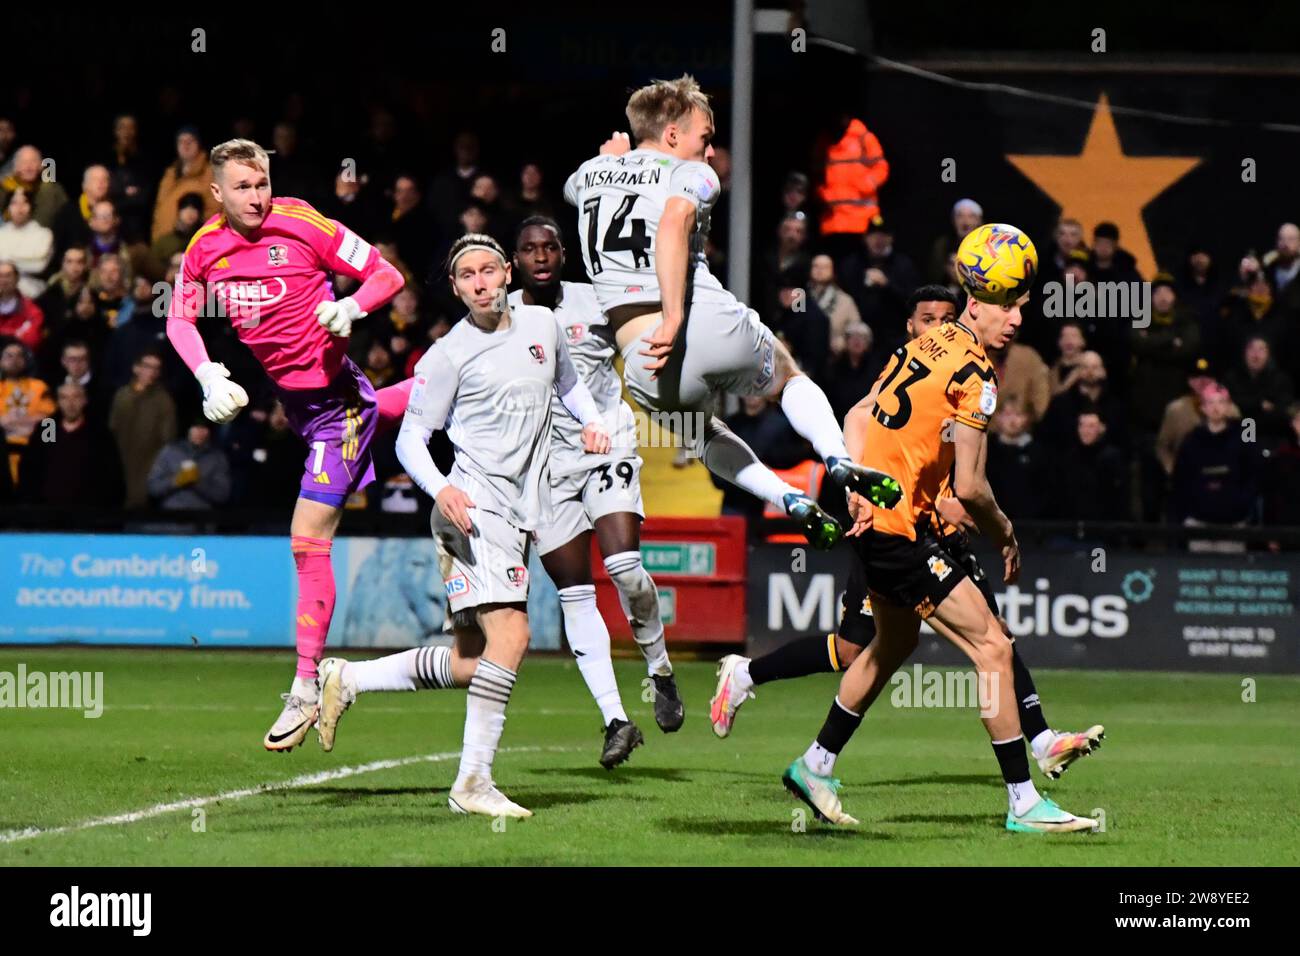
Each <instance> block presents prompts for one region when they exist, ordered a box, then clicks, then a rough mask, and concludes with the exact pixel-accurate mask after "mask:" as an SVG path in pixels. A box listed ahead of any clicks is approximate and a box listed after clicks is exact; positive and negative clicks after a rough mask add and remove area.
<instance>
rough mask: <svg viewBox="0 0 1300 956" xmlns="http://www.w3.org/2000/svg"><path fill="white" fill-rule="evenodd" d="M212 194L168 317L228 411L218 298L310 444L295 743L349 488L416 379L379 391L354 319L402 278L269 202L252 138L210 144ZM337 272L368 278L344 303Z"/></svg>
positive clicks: (263, 166) (351, 236) (223, 414)
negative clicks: (211, 317)
mask: <svg viewBox="0 0 1300 956" xmlns="http://www.w3.org/2000/svg"><path fill="white" fill-rule="evenodd" d="M211 162H212V175H213V182H212V186H211V189H212V193H213V195H214V196H215V197H216V199H217V201H218V202H219V203H220V204H221V212H220V213H219V214H218V215H217V216H215V217H213V218H212V219H210V220H209V221H208V222H206V223H204V224H203V226H202V227H200V228H199V230H198V232H196V233H195V234H194V238H193V239H191V240H190V244H189V247H188V248H187V249H186V250H185V256H184V259H183V261H182V264H181V268H180V271H179V273H178V274H177V277H176V286H175V289H174V291H173V295H172V302H171V306H170V308H169V310H168V313H167V337H168V338H169V339H170V340H171V343H172V345H173V346H175V348H176V351H177V352H178V353H179V354H180V356H181V358H182V359H184V360H185V364H186V365H188V366H189V368H190V371H192V372H193V373H194V377H195V378H197V379H198V381H199V385H200V386H202V388H203V413H204V415H206V416H207V417H208V418H209V419H211V420H212V421H214V422H217V423H218V424H225V423H226V422H230V421H232V420H233V419H234V418H235V416H236V415H238V414H239V411H240V409H241V408H243V407H244V406H245V405H247V404H248V394H247V393H246V392H245V391H244V389H243V388H241V387H240V386H239V385H238V384H237V383H235V382H233V381H231V380H230V373H229V372H228V371H227V370H226V368H225V366H224V365H220V364H217V363H215V362H211V361H209V360H208V352H207V349H206V348H205V347H204V345H203V339H202V337H201V336H200V335H199V331H198V328H197V326H196V324H195V323H196V319H197V318H198V317H199V315H200V314H203V309H204V308H206V307H207V305H208V303H209V301H211V302H212V305H213V308H214V309H217V310H220V311H219V312H217V314H220V315H224V316H226V317H228V318H229V319H230V321H231V323H232V324H233V325H234V327H235V329H236V330H237V334H238V335H239V339H240V341H241V342H243V343H244V344H245V345H247V346H248V348H249V350H250V351H251V352H252V353H253V355H254V356H256V357H257V360H258V361H259V362H261V363H262V367H263V368H265V369H266V372H267V374H268V375H269V376H270V377H271V380H272V381H273V382H274V383H275V386H276V392H277V393H278V397H279V399H280V401H281V403H282V404H283V405H284V410H285V414H286V416H287V417H288V419H289V422H290V424H291V425H292V427H293V428H294V430H295V431H297V433H298V435H299V436H301V437H302V439H303V440H304V441H306V443H307V461H306V467H305V469H304V473H303V477H302V488H301V491H300V492H299V497H298V502H297V505H296V506H295V507H294V512H293V521H292V524H291V525H290V534H291V535H292V548H293V558H294V563H295V564H296V565H297V568H298V607H297V645H298V670H297V674H296V676H295V678H294V681H293V685H292V687H291V688H290V690H289V693H287V694H284V695H283V700H284V708H283V710H282V711H281V713H280V716H279V717H278V718H277V719H276V721H275V724H274V725H273V726H272V727H271V729H270V730H269V731H268V732H267V734H266V738H265V740H264V741H263V742H264V744H265V746H266V749H267V750H276V751H286V750H292V749H293V748H294V747H296V746H298V745H299V744H300V743H302V742H303V740H304V739H306V737H307V733H308V731H309V730H310V729H311V727H312V726H313V724H315V722H316V718H317V715H318V712H319V707H318V700H319V688H318V686H317V673H316V665H317V662H318V661H319V660H320V658H321V654H322V651H323V650H324V647H325V638H326V635H327V634H328V633H329V625H330V616H331V615H332V614H333V612H334V574H333V570H332V568H331V566H330V547H331V544H332V542H333V539H334V533H335V531H336V530H337V529H338V525H339V519H340V518H341V517H342V516H343V504H344V502H345V501H346V500H347V498H348V495H349V494H351V493H352V492H354V491H357V490H360V489H361V488H364V487H365V486H366V485H368V484H370V482H372V481H373V480H374V477H375V471H374V465H373V464H372V462H371V453H370V443H371V440H372V439H373V438H374V436H375V432H376V430H377V429H380V428H383V427H385V426H388V425H394V426H395V425H397V424H398V423H400V421H401V418H402V414H403V412H404V411H405V409H406V404H407V399H408V396H409V393H410V390H411V380H409V379H408V380H407V381H405V382H403V383H401V384H399V385H394V386H391V387H390V388H386V389H382V390H380V391H379V392H377V393H376V392H375V390H374V388H373V387H372V386H371V385H370V382H369V380H368V379H367V378H366V377H365V375H364V374H362V372H361V370H360V369H359V368H357V366H356V365H355V364H354V363H353V362H352V361H351V360H350V359H348V357H347V354H346V353H347V345H348V336H349V335H350V334H351V330H352V322H353V321H354V320H356V319H359V318H361V317H363V316H365V315H366V314H367V313H369V312H371V311H373V310H375V309H377V308H379V307H380V306H382V305H383V304H384V303H385V302H387V301H388V300H389V299H391V298H392V297H393V296H394V295H395V294H396V293H397V292H398V290H399V289H401V287H402V277H401V274H400V273H399V272H398V271H397V270H396V269H394V268H393V267H392V266H391V265H389V264H388V263H387V262H385V261H384V259H383V257H381V256H380V255H379V253H378V251H376V250H375V249H374V248H373V247H371V246H370V245H369V244H368V243H367V242H366V241H365V240H364V239H362V238H361V237H360V236H358V235H356V234H355V233H354V232H352V231H351V230H350V229H348V228H347V227H346V226H344V225H342V224H341V223H338V222H335V221H334V220H332V219H327V218H325V217H324V216H323V215H321V214H320V213H318V212H317V211H316V210H315V209H313V208H312V207H311V206H310V205H308V204H307V203H305V202H303V201H302V200H300V199H272V198H271V181H270V163H269V160H268V157H267V154H266V151H265V150H264V149H262V147H260V146H258V145H257V144H256V143H254V142H251V141H250V140H245V139H234V140H230V141H229V142H226V143H222V144H221V145H220V146H217V147H216V148H214V149H213V150H212V157H211ZM330 273H340V274H342V275H346V276H350V277H351V278H353V279H356V280H358V281H360V282H361V286H360V288H358V289H357V291H356V292H355V293H354V294H353V295H351V296H348V297H347V298H345V299H340V300H338V301H335V300H334V294H333V291H332V289H331V286H330Z"/></svg>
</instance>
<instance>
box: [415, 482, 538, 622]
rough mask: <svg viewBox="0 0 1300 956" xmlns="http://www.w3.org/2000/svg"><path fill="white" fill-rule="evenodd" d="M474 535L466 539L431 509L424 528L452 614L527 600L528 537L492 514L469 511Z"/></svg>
mask: <svg viewBox="0 0 1300 956" xmlns="http://www.w3.org/2000/svg"><path fill="white" fill-rule="evenodd" d="M469 520H470V522H471V523H472V524H473V525H474V533H473V534H472V535H470V536H469V537H466V536H465V535H464V534H462V533H461V531H460V529H459V528H457V527H456V526H455V525H454V524H452V523H451V522H450V521H448V520H447V519H446V518H444V517H443V515H442V512H441V511H439V510H438V509H437V508H436V507H435V508H434V509H433V516H432V517H431V518H430V521H429V524H430V527H431V529H432V531H433V540H434V543H435V544H436V545H437V549H438V569H439V570H440V571H441V572H442V583H443V585H444V586H445V587H446V589H447V603H448V604H449V605H450V606H451V610H452V613H455V612H457V611H464V610H468V609H469V608H474V607H478V606H479V605H480V604H523V603H525V602H526V601H527V600H528V533H527V532H526V531H520V530H519V529H518V528H516V527H515V526H514V525H513V524H511V523H510V521H509V520H508V519H506V518H503V517H502V516H501V515H499V514H496V513H495V512H492V511H483V510H482V509H481V508H471V509H469Z"/></svg>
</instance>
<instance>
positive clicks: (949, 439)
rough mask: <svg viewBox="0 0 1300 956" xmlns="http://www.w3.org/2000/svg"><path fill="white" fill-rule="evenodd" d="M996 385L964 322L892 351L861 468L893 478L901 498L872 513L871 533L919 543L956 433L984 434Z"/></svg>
mask: <svg viewBox="0 0 1300 956" xmlns="http://www.w3.org/2000/svg"><path fill="white" fill-rule="evenodd" d="M997 402H998V378H997V374H996V373H995V372H994V371H993V363H992V362H990V361H989V359H988V356H987V355H985V354H984V348H983V346H981V345H980V343H979V340H978V339H977V338H976V337H975V334H974V333H973V332H971V330H970V329H968V328H967V327H966V326H964V325H962V324H961V323H960V322H946V323H944V324H943V325H937V326H935V327H934V328H933V329H931V330H930V331H929V332H927V333H925V335H922V336H921V337H920V338H917V339H913V340H912V341H911V342H908V343H907V344H906V345H904V346H901V347H900V348H899V349H898V350H897V351H895V352H894V355H893V357H892V358H891V359H890V361H889V364H888V365H887V366H885V370H884V371H883V372H882V373H881V376H880V389H879V392H878V394H877V396H876V407H875V409H874V410H873V411H872V413H871V420H870V421H869V422H868V423H867V433H866V439H865V441H866V450H865V451H864V452H863V456H862V461H861V464H863V465H866V466H867V467H868V468H876V469H878V470H880V471H883V472H885V473H886V474H890V475H893V476H894V477H895V478H897V479H898V481H899V483H900V484H901V485H902V486H903V499H902V500H901V501H900V502H899V503H898V505H897V506H896V507H894V508H892V509H883V508H875V509H873V527H874V528H875V529H876V530H877V531H880V532H882V533H884V534H894V535H899V536H901V537H905V538H909V539H911V540H916V523H917V521H918V520H919V519H921V518H923V517H927V516H928V515H929V513H930V512H932V511H933V510H934V503H935V501H936V500H937V499H938V497H939V492H940V488H941V487H942V486H943V483H944V481H945V479H947V478H948V477H949V475H950V474H951V473H952V468H953V463H954V461H955V448H956V445H955V437H956V436H955V434H954V432H953V431H952V429H953V428H954V427H955V426H952V425H948V424H947V423H948V422H949V421H955V422H960V423H961V424H963V425H969V426H970V427H971V428H977V429H979V430H980V431H984V430H985V429H987V428H988V422H989V417H990V416H991V415H992V414H993V412H994V410H995V409H996V408H997Z"/></svg>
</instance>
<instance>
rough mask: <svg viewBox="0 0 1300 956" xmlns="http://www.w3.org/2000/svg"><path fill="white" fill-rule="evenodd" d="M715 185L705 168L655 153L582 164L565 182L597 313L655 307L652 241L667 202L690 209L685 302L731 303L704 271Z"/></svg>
mask: <svg viewBox="0 0 1300 956" xmlns="http://www.w3.org/2000/svg"><path fill="white" fill-rule="evenodd" d="M721 194H722V186H721V184H720V183H719V181H718V175H717V173H715V172H714V171H713V168H712V167H711V166H709V164H708V163H698V162H692V161H688V160H682V159H678V158H677V157H675V156H670V155H669V154H667V153H661V152H659V151H658V150H656V149H634V150H631V151H629V152H627V153H624V154H623V155H622V156H609V155H601V156H596V157H594V158H592V159H589V160H587V161H586V162H585V163H583V164H582V165H581V166H579V167H578V171H577V172H575V173H574V174H573V175H572V176H570V177H569V180H568V182H566V183H565V184H564V198H565V199H566V200H567V201H568V202H569V203H571V204H572V205H574V206H577V207H578V240H579V242H580V243H581V245H582V260H583V263H584V264H585V265H586V267H587V276H588V277H589V278H590V279H591V284H592V286H593V287H594V288H595V290H596V298H597V300H598V301H599V302H600V308H601V311H603V312H608V311H609V310H610V309H612V308H614V307H615V306H619V305H628V304H631V303H639V302H658V301H660V295H659V279H658V277H657V276H656V274H655V240H656V237H657V235H658V232H659V220H660V218H662V216H663V213H664V207H665V206H666V205H667V204H668V200H669V199H672V198H673V197H675V196H676V197H680V198H682V199H685V200H687V201H688V202H690V203H691V205H693V206H694V207H695V231H694V233H692V235H691V239H690V251H689V256H690V263H691V276H690V284H689V286H688V288H689V289H690V301H691V303H693V304H694V303H700V304H704V303H719V304H722V305H734V304H736V297H735V296H733V295H732V294H731V293H730V292H728V291H727V290H726V289H724V288H723V287H722V283H721V282H719V281H718V280H717V278H716V277H715V276H714V275H713V274H712V273H711V272H709V264H708V261H707V260H706V259H705V257H704V240H705V238H707V236H708V234H709V216H710V213H711V212H712V210H713V207H714V205H715V204H716V203H717V201H718V197H719V196H720V195H721Z"/></svg>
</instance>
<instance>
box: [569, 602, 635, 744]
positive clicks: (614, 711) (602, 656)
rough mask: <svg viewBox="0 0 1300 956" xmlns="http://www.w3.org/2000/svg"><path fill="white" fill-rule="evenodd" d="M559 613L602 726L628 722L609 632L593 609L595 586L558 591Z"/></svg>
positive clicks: (594, 608) (594, 605)
mask: <svg viewBox="0 0 1300 956" xmlns="http://www.w3.org/2000/svg"><path fill="white" fill-rule="evenodd" d="M560 611H561V613H562V614H563V615H564V634H565V636H566V637H567V638H568V640H569V648H570V649H571V650H572V651H573V656H574V658H575V659H576V660H577V662H578V670H579V671H580V672H581V673H582V679H583V680H584V681H586V682H587V690H589V691H591V696H592V697H593V698H595V700H596V706H597V707H599V708H600V717H601V721H602V722H603V724H604V726H606V727H608V726H609V722H610V721H611V720H627V712H626V711H624V710H623V701H622V699H621V698H620V697H619V695H618V681H617V680H615V679H614V662H613V661H612V660H611V659H610V656H609V629H608V628H607V627H605V621H604V619H603V618H602V617H601V616H600V612H599V611H598V610H596V585H594V584H576V585H574V586H573V587H568V588H561V589H560Z"/></svg>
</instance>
